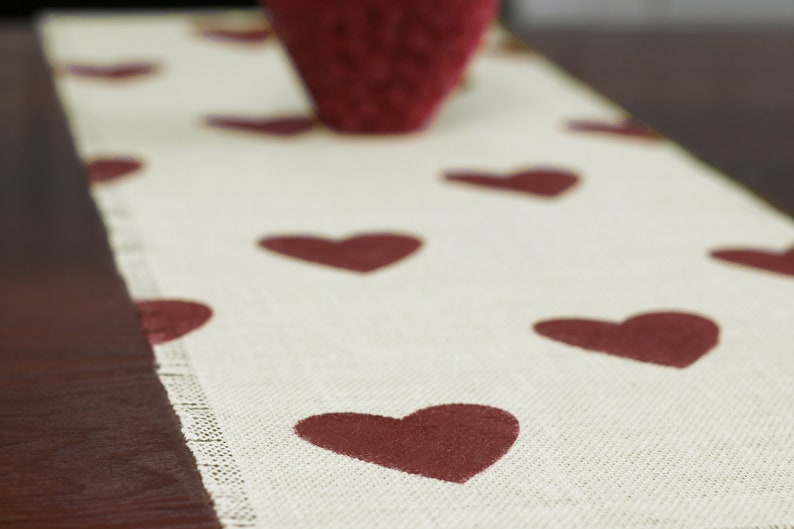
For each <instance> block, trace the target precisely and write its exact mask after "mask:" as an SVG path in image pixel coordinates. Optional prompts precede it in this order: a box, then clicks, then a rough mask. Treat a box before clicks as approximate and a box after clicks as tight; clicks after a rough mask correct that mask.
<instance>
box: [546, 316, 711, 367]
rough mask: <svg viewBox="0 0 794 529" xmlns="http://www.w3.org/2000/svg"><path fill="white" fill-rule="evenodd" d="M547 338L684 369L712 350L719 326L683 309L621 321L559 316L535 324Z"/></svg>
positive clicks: (583, 347) (591, 349) (640, 360)
mask: <svg viewBox="0 0 794 529" xmlns="http://www.w3.org/2000/svg"><path fill="white" fill-rule="evenodd" d="M534 329H535V331H536V332H537V333H538V334H540V335H542V336H545V337H547V338H551V339H552V340H556V341H558V342H563V343H566V344H568V345H573V346H576V347H581V348H582V349H587V350H589V351H598V352H602V353H607V354H610V355H614V356H619V357H621V358H629V359H631V360H637V361H639V362H648V363H652V364H658V365H662V366H668V367H677V368H684V367H687V366H689V365H691V364H693V363H695V362H696V361H697V360H698V359H699V358H700V357H702V356H703V355H704V354H706V353H708V352H709V351H710V350H711V349H713V348H714V347H715V346H716V345H717V342H718V340H719V332H720V331H719V327H718V326H717V324H716V323H714V322H713V321H711V320H710V319H708V318H704V317H702V316H697V315H694V314H687V313H683V312H651V313H647V314H640V315H637V316H634V317H632V318H629V319H627V320H625V321H624V322H622V323H612V322H605V321H599V320H587V319H559V320H548V321H542V322H540V323H537V324H535V326H534Z"/></svg>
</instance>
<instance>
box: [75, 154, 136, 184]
mask: <svg viewBox="0 0 794 529" xmlns="http://www.w3.org/2000/svg"><path fill="white" fill-rule="evenodd" d="M142 167H143V163H141V162H140V161H139V160H137V159H136V158H133V157H132V156H111V157H105V158H94V159H92V160H89V161H88V162H87V163H86V164H85V171H86V178H87V179H88V181H89V183H92V184H101V183H105V182H111V181H113V180H116V179H118V178H121V177H124V176H127V175H130V174H132V173H135V172H137V171H139V170H140V169H141V168H142Z"/></svg>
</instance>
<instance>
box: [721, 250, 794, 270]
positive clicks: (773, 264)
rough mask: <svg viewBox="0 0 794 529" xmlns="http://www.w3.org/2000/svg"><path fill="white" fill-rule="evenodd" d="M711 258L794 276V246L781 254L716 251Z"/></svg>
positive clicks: (772, 252)
mask: <svg viewBox="0 0 794 529" xmlns="http://www.w3.org/2000/svg"><path fill="white" fill-rule="evenodd" d="M711 256H712V257H714V258H715V259H719V260H720V261H725V262H728V263H733V264H738V265H742V266H749V267H751V268H758V269H760V270H766V271H767V272H774V273H776V274H784V275H789V276H794V246H792V247H791V248H789V249H788V250H783V251H780V252H778V251H774V250H761V249H749V248H744V249H731V250H727V249H726V250H715V251H713V252H711Z"/></svg>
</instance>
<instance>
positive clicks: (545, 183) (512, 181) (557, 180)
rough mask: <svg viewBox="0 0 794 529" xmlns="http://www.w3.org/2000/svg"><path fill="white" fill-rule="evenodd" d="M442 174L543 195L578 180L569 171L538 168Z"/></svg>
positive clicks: (551, 194) (557, 192) (454, 179)
mask: <svg viewBox="0 0 794 529" xmlns="http://www.w3.org/2000/svg"><path fill="white" fill-rule="evenodd" d="M444 176H445V178H446V179H447V180H449V181H450V182H460V183H463V184H470V185H475V186H480V187H488V188H491V189H500V190H506V191H518V192H521V193H528V194H530V195H538V196H543V197H555V196H557V195H560V194H562V193H564V192H565V191H567V190H568V189H570V188H571V187H573V186H574V185H575V184H576V183H577V182H578V181H579V178H578V177H577V176H576V175H575V174H573V173H571V172H570V171H565V170H559V169H540V168H538V169H529V170H527V171H520V172H517V173H513V174H511V175H508V176H501V175H497V174H492V173H478V172H466V171H447V172H446V173H444Z"/></svg>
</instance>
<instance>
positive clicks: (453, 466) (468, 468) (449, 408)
mask: <svg viewBox="0 0 794 529" xmlns="http://www.w3.org/2000/svg"><path fill="white" fill-rule="evenodd" d="M518 431H519V425H518V419H516V418H515V417H514V416H513V415H511V414H510V413H508V412H506V411H504V410H500V409H498V408H492V407H490V406H480V405H476V404H444V405H442V406H433V407H431V408H425V409H422V410H419V411H417V412H415V413H412V414H411V415H408V416H406V417H403V418H402V419H394V418H391V417H382V416H379V415H366V414H361V413H328V414H324V415H315V416H313V417H309V418H307V419H303V420H302V421H300V422H298V424H296V425H295V432H296V433H297V434H298V436H300V437H301V438H302V439H304V440H306V441H308V442H310V443H311V444H313V445H316V446H319V447H321V448H325V449H326V450H331V451H332V452H336V453H337V454H342V455H345V456H348V457H352V458H355V459H360V460H361V461H366V462H368V463H374V464H376V465H380V466H382V467H386V468H392V469H395V470H401V471H403V472H407V473H409V474H418V475H420V476H425V477H427V478H433V479H440V480H443V481H451V482H453V483H465V482H466V481H468V480H469V479H471V478H472V477H474V476H476V475H477V474H479V473H480V472H482V471H484V470H485V469H487V468H488V467H490V466H491V465H493V464H494V463H496V462H497V461H498V460H499V459H500V458H501V457H502V456H504V455H505V454H506V453H507V451H508V450H510V447H511V446H513V443H514V442H515V440H516V438H517V437H518Z"/></svg>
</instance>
